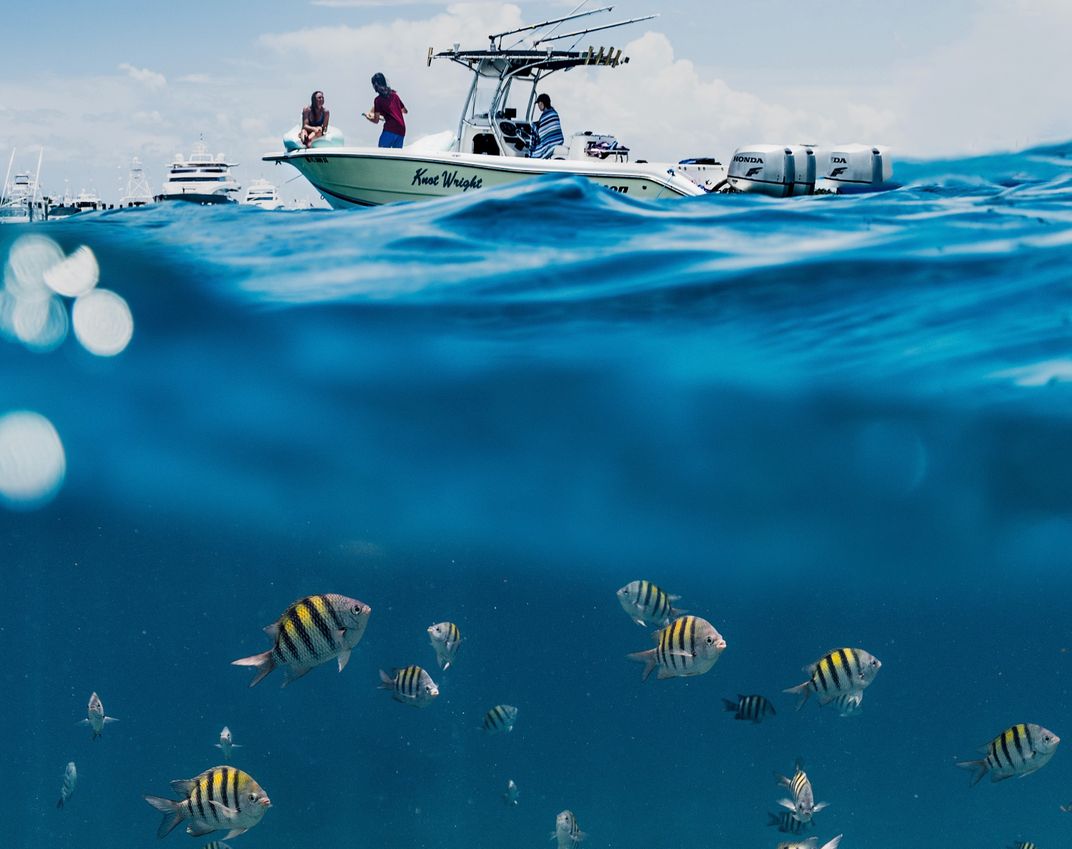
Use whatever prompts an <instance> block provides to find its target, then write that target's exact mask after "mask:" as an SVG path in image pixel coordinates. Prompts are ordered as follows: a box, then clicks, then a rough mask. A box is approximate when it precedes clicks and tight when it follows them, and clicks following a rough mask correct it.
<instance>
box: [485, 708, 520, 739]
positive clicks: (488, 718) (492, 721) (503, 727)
mask: <svg viewBox="0 0 1072 849" xmlns="http://www.w3.org/2000/svg"><path fill="white" fill-rule="evenodd" d="M515 722H517V708H516V707H514V706H513V705H495V707H493V708H492V709H491V710H489V711H488V712H487V713H486V714H484V726H483V728H484V730H485V731H487V732H488V733H489V734H498V733H500V732H502V731H513V730H514V723H515Z"/></svg>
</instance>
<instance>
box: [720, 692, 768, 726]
mask: <svg viewBox="0 0 1072 849" xmlns="http://www.w3.org/2000/svg"><path fill="white" fill-rule="evenodd" d="M722 704H723V705H724V706H725V707H726V710H727V711H729V712H730V713H732V714H733V718H734V719H746V720H748V721H749V722H762V721H763V717H765V716H766V715H767V714H770V715H771V716H774V715H775V714H776V713H778V711H776V710H775V709H774V705H772V704H771V703H770V700H769V699H767V697H766V696H742V695H740V694H738V695H737V701H733V700H732V699H723V700H722Z"/></svg>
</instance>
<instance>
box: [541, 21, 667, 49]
mask: <svg viewBox="0 0 1072 849" xmlns="http://www.w3.org/2000/svg"><path fill="white" fill-rule="evenodd" d="M657 17H659V16H658V15H644V17H642V18H630V19H629V20H628V21H618V22H617V23H614V24H604V25H603V26H601V27H592V28H591V29H579V30H577V31H576V32H564V33H562V35H551V36H548V37H547V38H540V39H537V40H536V41H534V42H533V45H539V44H543V42H545V41H558V40H559V39H560V38H573V36H575V35H587V34H588V33H590V32H600V31H601V30H605V29H614V28H615V27H624V26H625V25H626V24H635V23H639V22H640V21H650V20H651V19H652V18H657Z"/></svg>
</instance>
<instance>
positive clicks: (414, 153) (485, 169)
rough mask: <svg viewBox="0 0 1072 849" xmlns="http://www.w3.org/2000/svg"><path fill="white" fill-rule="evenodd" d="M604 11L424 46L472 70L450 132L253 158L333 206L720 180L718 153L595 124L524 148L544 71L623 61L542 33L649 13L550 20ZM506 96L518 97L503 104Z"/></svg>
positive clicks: (671, 186)
mask: <svg viewBox="0 0 1072 849" xmlns="http://www.w3.org/2000/svg"><path fill="white" fill-rule="evenodd" d="M604 11H608V9H596V10H591V11H585V12H580V13H575V14H572V15H568V16H566V17H563V18H556V19H554V20H549V21H543V22H541V23H538V24H533V25H530V26H525V27H521V28H519V29H515V30H510V31H509V32H502V33H497V34H496V35H492V36H490V37H489V38H490V40H491V44H490V46H489V47H488V49H482V50H462V49H460V47H459V45H457V44H455V45H454V46H453V47H452V48H451V49H450V50H445V51H441V52H439V53H436V52H434V49H433V48H429V50H428V57H427V62H428V65H429V66H431V64H432V62H433V61H434V60H444V61H447V62H450V63H453V64H456V65H460V66H462V67H464V68H466V69H467V70H468V71H469V73H470V74H471V76H472V81H471V84H470V86H469V93H468V96H467V97H466V99H465V102H464V104H463V106H462V112H461V117H460V119H459V121H458V129H457V132H448V133H446V134H438V135H437V136H433V137H428V138H425V139H422V140H419V141H417V142H416V143H414V144H412V145H409V146H407V147H403V148H398V149H389V148H375V147H373V148H369V147H349V146H346V145H338V144H325V145H317V144H316V143H315V142H314V144H313V146H312V147H311V148H309V149H305V148H300V147H296V146H293V145H286V146H285V149H284V151H283V152H282V153H273V154H268V155H266V156H264V157H263V158H264V160H265V161H266V162H276V163H286V164H288V165H292V166H293V167H295V168H296V169H297V170H298V171H299V172H301V174H302V175H303V176H304V177H305V178H306V179H307V180H308V181H309V182H310V183H311V184H312V185H313V187H314V188H315V189H316V190H317V191H319V192H320V194H321V195H323V197H324V199H325V200H326V201H327V202H328V203H329V204H330V205H331V206H333V207H335V208H337V209H345V208H351V207H364V206H376V205H379V204H384V203H391V202H394V201H416V200H426V199H430V198H437V197H445V196H449V195H457V194H462V193H465V192H469V191H474V190H476V189H482V188H490V187H493V186H501V185H504V184H507V183H512V182H515V181H517V180H524V179H528V178H531V177H536V176H539V175H542V174H567V175H577V176H583V177H587V178H588V179H589V180H591V181H593V182H594V183H597V184H599V185H601V186H604V187H606V188H608V189H610V190H612V191H615V192H618V193H620V194H625V195H629V196H630V197H636V198H643V199H647V200H657V199H660V198H666V197H690V196H694V195H702V194H704V193H705V191H706V190H707V189H706V188H705V186H704V183H708V184H709V186H711V185H715V184H718V183H721V182H723V181H724V180H725V177H726V169H725V167H724V166H722V165H721V163H719V162H717V161H715V160H713V159H704V160H697V161H696V162H694V163H686V164H680V163H669V164H667V163H664V164H657V163H649V162H644V161H630V151H629V149H628V147H627V146H626V145H624V144H622V143H621V142H619V140H618V139H617V138H615V137H614V136H613V135H611V134H609V133H605V132H596V131H593V130H586V131H583V132H577V133H574V134H573V135H572V136H570V137H569V138H568V139H566V144H564V145H562V146H560V147H559V148H557V149H556V150H555V151H554V154H553V157H552V158H551V159H533V158H530V157H529V156H528V155H527V154H528V152H529V145H530V142H531V138H532V127H533V114H534V110H535V108H536V95H537V91H538V88H539V87H540V85H541V84H542V83H543V82H544V81H545V80H546V79H547V78H548V77H549V76H551V75H552V74H556V73H558V72H560V71H568V70H570V69H571V68H586V67H587V68H600V69H607V70H613V69H615V68H618V67H621V66H623V65H625V64H626V63H627V62H628V61H629V58H628V57H623V56H622V50H621V49H617V50H616V49H615V48H613V47H611V48H607V47H601V48H598V49H596V48H594V47H588V49H586V50H572V49H571V50H559V49H555V48H554V46H553V44H552V42H554V41H557V40H560V39H566V38H573V39H575V40H576V39H579V38H581V37H583V36H585V35H587V34H589V33H592V32H597V31H601V30H606V29H614V28H617V27H621V26H625V25H627V24H632V23H636V22H638V21H644V20H649V19H651V18H653V17H655V16H654V15H648V16H645V17H641V18H632V19H630V20H626V21H618V22H616V23H612V24H607V25H604V26H600V27H593V28H590V29H585V30H581V31H578V32H572V33H564V34H561V35H559V34H555V30H554V27H556V26H557V25H560V24H562V23H564V22H566V21H571V20H574V19H576V18H580V17H584V16H586V15H591V14H596V13H597V12H604ZM522 33H525V34H527V36H531V37H532V39H533V43H532V47H531V49H511V48H504V47H503V40H504V39H506V38H508V37H510V36H516V35H519V34H522ZM512 96H513V97H512ZM512 99H513V100H516V101H518V105H515V106H512V105H509V104H510V102H511V100H512ZM519 116H520V117H519ZM709 186H708V187H709Z"/></svg>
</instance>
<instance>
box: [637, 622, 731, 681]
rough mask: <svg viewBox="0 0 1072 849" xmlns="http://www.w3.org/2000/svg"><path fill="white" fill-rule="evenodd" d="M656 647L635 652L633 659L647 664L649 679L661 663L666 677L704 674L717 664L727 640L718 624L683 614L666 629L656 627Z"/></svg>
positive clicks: (646, 673)
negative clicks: (717, 627) (718, 629)
mask: <svg viewBox="0 0 1072 849" xmlns="http://www.w3.org/2000/svg"><path fill="white" fill-rule="evenodd" d="M652 637H653V638H654V639H655V648H653V649H648V650H647V651H640V652H634V653H633V654H630V655H628V657H629V659H630V660H635V661H638V662H639V663H643V664H644V673H643V676H642V680H644V681H647V680H648V676H649V675H651V671H652V670H653V669H655V667H656V666H658V667H659V675H658V676H657V677H658V678H659V679H660V680H661V679H663V678H674V677H687V676H690V675H703V673H705V672H707V670H709V669H710V668H711V667H712V666H714V665H715V663H716V661H717V660H718V658H719V655H721V654H722V652H723V650H724V649H725V648H726V641H725V640H724V639H722V635H721V634H719V633H718V631H716V630H715V626H714V625H712V624H711V623H710V622H708V621H707V620H706V619H701V618H700V617H699V616H682V617H680V618H678V619H675V620H674V621H673V622H671V623H670V624H669V625H667V626H666V627H665V628H663V629H662V630H659V631H656V632H655V633H654V634H653V635H652Z"/></svg>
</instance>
